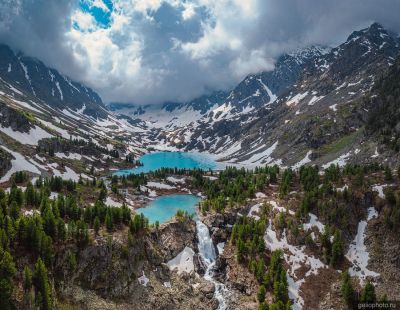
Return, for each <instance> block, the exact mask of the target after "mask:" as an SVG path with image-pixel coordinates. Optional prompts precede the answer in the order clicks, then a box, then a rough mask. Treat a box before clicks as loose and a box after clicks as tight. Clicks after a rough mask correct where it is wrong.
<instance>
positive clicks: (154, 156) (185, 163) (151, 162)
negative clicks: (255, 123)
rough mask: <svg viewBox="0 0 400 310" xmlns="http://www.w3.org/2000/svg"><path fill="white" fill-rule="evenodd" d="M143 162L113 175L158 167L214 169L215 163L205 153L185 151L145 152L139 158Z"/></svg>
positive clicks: (139, 171) (147, 170)
mask: <svg viewBox="0 0 400 310" xmlns="http://www.w3.org/2000/svg"><path fill="white" fill-rule="evenodd" d="M139 161H140V162H141V163H142V164H143V166H141V167H137V168H133V169H122V170H118V171H116V172H115V173H114V174H115V175H120V176H121V175H127V174H131V173H135V174H138V173H142V172H143V173H147V172H150V171H154V170H157V169H160V168H179V169H195V168H198V169H203V170H208V169H216V168H217V163H216V162H215V161H214V160H212V159H211V158H209V157H208V156H206V155H202V154H193V153H185V152H156V153H149V154H145V155H143V156H142V157H140V158H139Z"/></svg>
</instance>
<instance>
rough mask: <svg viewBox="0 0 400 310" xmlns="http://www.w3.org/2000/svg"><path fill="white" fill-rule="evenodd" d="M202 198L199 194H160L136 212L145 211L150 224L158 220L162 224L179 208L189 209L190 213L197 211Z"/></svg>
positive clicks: (144, 213)
mask: <svg viewBox="0 0 400 310" xmlns="http://www.w3.org/2000/svg"><path fill="white" fill-rule="evenodd" d="M200 200H201V199H200V198H199V197H197V196H194V195H186V194H183V195H180V194H177V195H166V196H160V197H158V198H156V199H154V200H153V201H152V202H151V203H149V205H148V206H146V207H145V208H140V209H137V210H136V212H137V213H138V214H140V213H143V215H144V216H145V217H147V218H148V219H149V223H150V224H154V223H155V222H156V221H159V222H160V224H162V223H165V222H167V221H168V220H170V219H171V218H172V217H173V216H175V214H176V212H177V211H178V210H183V211H187V212H188V213H189V214H193V213H196V206H197V204H198V203H199V202H200Z"/></svg>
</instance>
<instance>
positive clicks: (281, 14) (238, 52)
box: [0, 0, 400, 104]
mask: <svg viewBox="0 0 400 310" xmlns="http://www.w3.org/2000/svg"><path fill="white" fill-rule="evenodd" d="M398 12H400V1H398V0H336V1H332V0H329V1H328V0H246V1H243V0H217V1H216V0H193V1H189V0H187V1H184V0H114V1H111V0H81V1H78V0H74V1H73V0H59V1H56V0H3V1H1V3H0V42H2V43H6V44H9V45H10V46H11V47H13V48H14V49H15V50H21V51H22V52H23V53H25V54H27V55H31V56H34V57H37V58H39V59H41V60H42V61H44V62H45V63H46V64H48V65H50V66H52V67H55V68H56V69H58V70H60V71H61V72H62V73H64V74H66V75H69V76H70V77H71V78H73V79H75V80H78V81H81V82H83V83H85V84H87V85H88V86H90V87H92V88H93V89H95V90H96V91H98V92H99V94H100V95H101V96H102V98H103V99H104V100H105V101H107V102H134V103H138V104H154V103H161V102H165V101H186V100H190V99H192V98H194V97H196V96H199V95H202V94H204V93H207V92H211V91H213V90H221V89H229V88H230V87H232V86H234V85H235V84H236V83H237V82H239V81H240V80H241V79H243V78H244V77H245V76H246V75H247V74H249V73H255V72H258V71H262V70H272V69H273V67H274V60H275V59H276V58H277V57H278V56H279V55H280V54H282V53H284V52H290V51H293V50H295V49H297V48H301V47H305V46H309V45H312V44H321V45H335V44H338V43H340V42H342V41H343V40H345V39H346V37H347V36H348V35H349V34H350V33H351V32H352V31H354V30H357V29H361V28H364V27H367V26H368V25H369V24H371V23H372V22H374V21H376V22H379V23H381V24H382V25H383V26H384V27H386V28H387V29H389V30H391V31H394V32H396V33H399V32H400V19H399V18H398Z"/></svg>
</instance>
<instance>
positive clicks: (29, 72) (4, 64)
mask: <svg viewBox="0 0 400 310" xmlns="http://www.w3.org/2000/svg"><path fill="white" fill-rule="evenodd" d="M0 78H1V79H2V81H4V82H6V83H8V85H12V87H13V89H14V91H13V92H14V93H16V92H19V93H18V94H17V95H19V96H22V97H21V98H20V99H23V100H28V98H29V99H32V100H33V99H34V100H41V101H43V102H44V103H45V104H47V105H49V106H51V107H54V108H57V109H60V110H63V109H66V108H70V109H72V110H73V111H80V110H82V113H84V114H86V115H90V116H93V117H95V118H105V117H106V116H107V113H106V112H104V108H105V106H104V104H103V102H102V100H101V98H100V96H99V95H98V94H97V93H96V92H95V91H93V90H92V89H90V88H88V87H86V86H85V85H82V84H81V83H78V82H75V81H72V80H71V79H70V78H69V77H67V76H65V75H63V74H62V73H60V72H58V71H57V70H56V69H53V68H50V67H48V66H46V64H44V63H43V62H42V61H40V60H39V59H37V58H33V57H29V56H27V55H24V54H23V53H21V52H15V51H13V50H12V48H10V47H9V46H7V45H5V44H0ZM8 88H9V87H8ZM25 97H27V98H25Z"/></svg>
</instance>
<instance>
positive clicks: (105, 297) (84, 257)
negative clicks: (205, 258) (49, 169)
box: [55, 220, 215, 309]
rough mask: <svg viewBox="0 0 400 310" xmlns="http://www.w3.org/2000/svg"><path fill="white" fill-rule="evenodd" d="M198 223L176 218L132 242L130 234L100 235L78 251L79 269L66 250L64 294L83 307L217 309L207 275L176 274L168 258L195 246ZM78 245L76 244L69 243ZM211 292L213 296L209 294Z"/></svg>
mask: <svg viewBox="0 0 400 310" xmlns="http://www.w3.org/2000/svg"><path fill="white" fill-rule="evenodd" d="M195 236H196V231H195V223H194V222H193V221H191V220H189V221H186V220H185V221H175V220H174V221H172V222H170V223H168V224H164V225H162V226H161V227H160V228H159V230H154V231H152V233H151V234H150V235H148V236H143V237H138V238H136V239H135V240H133V243H131V244H130V245H127V240H126V234H125V232H121V236H119V234H118V235H115V234H114V236H113V237H112V238H111V237H106V236H103V237H96V239H95V240H94V243H93V245H90V246H88V247H86V248H85V249H83V250H82V251H79V252H78V253H79V254H78V255H77V265H76V268H75V269H74V270H71V268H70V267H69V266H70V265H69V261H68V257H67V256H66V255H65V251H64V252H63V253H60V255H58V256H57V258H56V263H55V266H56V268H55V269H56V274H57V275H58V277H59V279H60V282H59V284H58V285H57V287H56V289H57V291H58V292H59V294H60V299H61V300H65V301H68V302H67V303H68V304H70V305H74V306H75V307H81V308H82V309H104V308H107V309H116V308H119V307H122V308H124V309H161V308H162V309H175V308H176V307H177V306H178V307H180V308H181V309H190V308H192V307H198V305H199V304H201V307H202V309H214V307H215V301H214V300H213V299H212V293H211V295H210V294H209V292H207V290H201V289H194V287H197V286H196V285H194V286H193V284H196V283H198V286H199V287H200V288H201V287H206V282H205V281H204V280H203V279H198V278H196V277H195V276H194V273H191V274H186V275H179V276H178V275H177V274H176V272H173V271H170V269H169V267H168V266H167V265H166V262H168V261H169V260H171V259H172V258H174V257H175V256H176V255H178V253H180V252H181V251H182V250H183V249H184V248H185V247H190V248H193V249H195V248H196V247H195V243H194V242H195ZM70 251H74V249H70ZM207 293H208V297H207Z"/></svg>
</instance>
